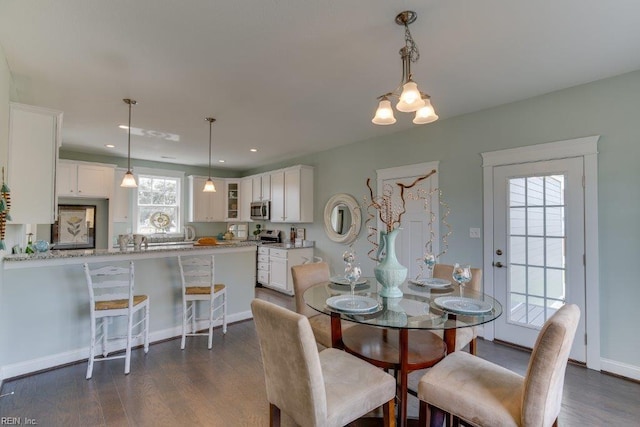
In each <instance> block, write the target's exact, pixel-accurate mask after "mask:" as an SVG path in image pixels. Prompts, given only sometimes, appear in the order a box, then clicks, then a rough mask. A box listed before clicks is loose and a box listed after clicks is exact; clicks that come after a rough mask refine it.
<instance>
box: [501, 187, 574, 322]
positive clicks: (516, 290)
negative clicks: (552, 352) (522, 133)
mask: <svg viewBox="0 0 640 427" xmlns="http://www.w3.org/2000/svg"><path fill="white" fill-rule="evenodd" d="M564 184H565V176H564V175H547V176H533V177H531V176H530V177H526V178H522V177H519V178H511V179H510V180H509V190H510V192H511V193H510V195H509V200H510V209H509V215H510V217H509V220H508V221H507V223H508V226H509V230H508V236H509V244H510V246H509V254H508V256H509V260H508V267H509V274H508V280H509V283H508V292H509V299H508V300H509V308H508V310H507V315H508V316H509V318H508V321H509V322H511V323H520V324H523V325H528V326H532V327H536V328H539V327H541V326H542V324H544V322H545V321H546V320H547V319H548V318H549V316H551V315H552V314H553V313H554V312H555V311H556V310H557V309H558V308H559V307H560V306H562V304H564V298H565V293H566V292H565V289H566V287H565V268H566V265H565V253H564V251H565V234H564V233H565V218H564V214H565V206H564ZM514 206H517V207H514Z"/></svg>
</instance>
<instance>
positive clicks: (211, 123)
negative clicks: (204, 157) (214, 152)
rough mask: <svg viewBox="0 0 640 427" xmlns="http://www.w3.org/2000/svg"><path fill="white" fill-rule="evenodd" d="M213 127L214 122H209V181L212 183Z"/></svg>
mask: <svg viewBox="0 0 640 427" xmlns="http://www.w3.org/2000/svg"><path fill="white" fill-rule="evenodd" d="M211 126H213V121H212V120H209V181H211Z"/></svg>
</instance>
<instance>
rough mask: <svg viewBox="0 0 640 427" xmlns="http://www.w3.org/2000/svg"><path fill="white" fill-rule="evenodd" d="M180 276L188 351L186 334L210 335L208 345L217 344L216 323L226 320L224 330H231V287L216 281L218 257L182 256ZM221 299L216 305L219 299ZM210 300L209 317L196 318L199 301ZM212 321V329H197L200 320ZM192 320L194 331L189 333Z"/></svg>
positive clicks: (179, 260)
mask: <svg viewBox="0 0 640 427" xmlns="http://www.w3.org/2000/svg"><path fill="white" fill-rule="evenodd" d="M178 264H179V265H180V278H181V280H182V341H181V342H180V348H181V349H182V350H184V345H185V341H186V337H188V336H189V337H193V336H198V335H208V336H209V344H208V348H209V349H211V347H212V346H213V325H214V323H215V322H216V321H218V320H222V333H223V334H226V333H227V288H226V286H225V285H223V284H221V283H215V259H214V256H213V255H211V257H208V256H207V257H182V256H179V257H178ZM218 300H219V303H217V304H218V305H217V306H216V301H218ZM197 301H208V302H209V307H208V308H209V310H208V311H209V316H208V317H206V318H205V317H202V318H197V317H196V302H197ZM216 314H217V317H216ZM197 320H208V323H209V331H208V332H206V333H205V332H200V333H199V332H197V328H196V321H197ZM189 323H191V332H189V333H187V324H189Z"/></svg>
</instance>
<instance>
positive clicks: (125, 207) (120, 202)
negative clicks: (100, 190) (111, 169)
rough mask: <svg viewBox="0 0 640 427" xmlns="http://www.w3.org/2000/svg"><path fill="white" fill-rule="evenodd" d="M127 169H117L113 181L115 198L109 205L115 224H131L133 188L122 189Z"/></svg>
mask: <svg viewBox="0 0 640 427" xmlns="http://www.w3.org/2000/svg"><path fill="white" fill-rule="evenodd" d="M126 172H127V170H126V169H121V168H117V169H116V170H115V174H114V180H113V197H112V198H111V199H110V200H109V204H110V205H111V208H112V210H113V222H129V220H130V219H131V216H130V215H131V207H130V206H131V197H132V194H133V193H134V192H133V191H132V190H131V188H126V187H120V184H121V183H122V178H123V177H124V174H125V173H126Z"/></svg>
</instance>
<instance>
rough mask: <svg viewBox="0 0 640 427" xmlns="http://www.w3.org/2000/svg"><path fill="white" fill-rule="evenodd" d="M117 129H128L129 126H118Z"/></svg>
mask: <svg viewBox="0 0 640 427" xmlns="http://www.w3.org/2000/svg"><path fill="white" fill-rule="evenodd" d="M118 127H119V128H120V129H129V126H127V125H120V126H118Z"/></svg>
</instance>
